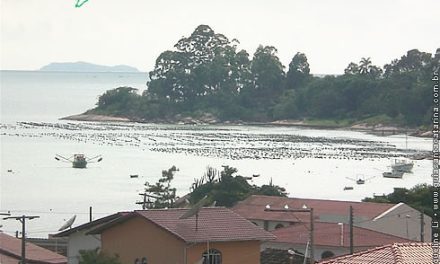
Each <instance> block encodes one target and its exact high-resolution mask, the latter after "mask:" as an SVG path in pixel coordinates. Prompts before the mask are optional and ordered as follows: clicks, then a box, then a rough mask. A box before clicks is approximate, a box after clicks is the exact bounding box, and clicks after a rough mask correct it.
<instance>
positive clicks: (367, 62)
mask: <svg viewBox="0 0 440 264" xmlns="http://www.w3.org/2000/svg"><path fill="white" fill-rule="evenodd" d="M371 66H372V65H371V59H370V57H368V58H362V59H361V61H360V62H359V73H360V74H367V73H369V72H370V69H371Z"/></svg>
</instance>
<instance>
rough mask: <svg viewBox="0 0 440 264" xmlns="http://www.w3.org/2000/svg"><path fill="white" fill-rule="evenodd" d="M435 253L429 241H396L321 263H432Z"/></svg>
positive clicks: (320, 263) (321, 263)
mask: <svg viewBox="0 0 440 264" xmlns="http://www.w3.org/2000/svg"><path fill="white" fill-rule="evenodd" d="M433 253H434V252H433V249H432V245H431V244H429V243H395V244H391V245H386V246H382V247H377V248H374V249H370V250H366V251H362V252H358V253H355V254H353V255H346V256H341V257H337V258H333V259H329V260H325V261H321V262H319V264H371V263H374V264H431V263H433V262H432V261H433V259H432V257H433Z"/></svg>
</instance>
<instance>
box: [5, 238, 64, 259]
mask: <svg viewBox="0 0 440 264" xmlns="http://www.w3.org/2000/svg"><path fill="white" fill-rule="evenodd" d="M0 252H1V253H2V255H8V256H10V257H13V258H18V259H19V258H21V239H18V238H15V237H12V236H9V235H6V234H4V233H0ZM26 259H27V260H29V261H32V262H39V263H48V264H61V263H67V259H66V257H64V256H62V255H59V254H57V253H55V252H52V251H50V250H47V249H45V248H42V247H39V246H37V245H34V244H32V243H29V242H27V243H26ZM1 263H3V262H1Z"/></svg>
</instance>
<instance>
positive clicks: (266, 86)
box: [246, 45, 285, 118]
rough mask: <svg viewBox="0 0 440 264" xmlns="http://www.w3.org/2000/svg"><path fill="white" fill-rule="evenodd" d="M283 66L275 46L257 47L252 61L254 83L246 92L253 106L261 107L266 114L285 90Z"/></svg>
mask: <svg viewBox="0 0 440 264" xmlns="http://www.w3.org/2000/svg"><path fill="white" fill-rule="evenodd" d="M283 68H284V66H283V65H282V63H281V62H280V60H279V58H278V56H277V49H276V48H275V47H272V46H264V47H263V46H261V45H260V46H259V47H258V48H257V50H256V51H255V53H254V57H253V59H252V62H251V72H252V81H253V84H252V86H251V87H250V91H247V93H246V96H247V97H248V99H249V103H250V106H251V107H252V108H259V109H260V110H262V111H263V112H265V113H266V114H267V113H268V112H269V111H270V110H271V109H270V108H271V107H272V106H273V105H274V104H275V102H276V100H277V98H278V97H279V96H280V95H281V93H282V92H283V90H284V89H283V86H284V78H285V76H284V70H283ZM269 116H270V113H269ZM267 117H268V116H266V118H267Z"/></svg>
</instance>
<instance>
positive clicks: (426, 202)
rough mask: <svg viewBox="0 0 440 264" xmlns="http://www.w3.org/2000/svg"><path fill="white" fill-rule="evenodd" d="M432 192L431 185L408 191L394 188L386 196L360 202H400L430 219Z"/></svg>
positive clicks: (416, 187) (422, 185) (420, 185)
mask: <svg viewBox="0 0 440 264" xmlns="http://www.w3.org/2000/svg"><path fill="white" fill-rule="evenodd" d="M433 191H434V187H433V186H432V185H427V184H419V185H416V186H414V187H413V188H411V189H409V190H408V189H406V188H394V192H392V193H390V194H388V195H384V196H376V197H373V198H369V197H367V198H365V199H363V200H362V201H364V202H375V203H393V204H397V203H400V202H402V203H406V204H407V205H409V206H411V207H413V208H415V209H417V210H419V211H421V212H424V213H425V214H427V215H429V216H431V217H432V216H433V210H432V193H433Z"/></svg>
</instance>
